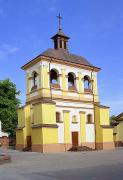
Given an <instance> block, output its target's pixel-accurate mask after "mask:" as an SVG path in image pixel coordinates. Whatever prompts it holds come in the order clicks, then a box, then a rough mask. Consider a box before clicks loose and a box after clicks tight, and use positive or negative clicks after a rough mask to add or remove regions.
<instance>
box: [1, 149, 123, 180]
mask: <svg viewBox="0 0 123 180" xmlns="http://www.w3.org/2000/svg"><path fill="white" fill-rule="evenodd" d="M3 151H4V152H5V150H1V149H0V152H3ZM6 153H7V154H10V155H11V156H12V162H11V163H8V164H4V165H0V180H56V179H61V180H62V179H63V180H115V179H116V180H122V179H123V148H118V149H116V150H110V151H94V152H67V153H57V154H41V153H34V152H19V151H12V150H9V151H8V150H6Z"/></svg>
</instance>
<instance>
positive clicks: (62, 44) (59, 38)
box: [51, 14, 70, 50]
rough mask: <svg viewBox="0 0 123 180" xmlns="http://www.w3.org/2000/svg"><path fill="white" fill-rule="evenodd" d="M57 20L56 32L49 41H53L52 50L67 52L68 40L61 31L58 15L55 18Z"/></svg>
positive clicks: (60, 18)
mask: <svg viewBox="0 0 123 180" xmlns="http://www.w3.org/2000/svg"><path fill="white" fill-rule="evenodd" d="M57 18H58V22H59V28H58V32H57V33H56V34H55V35H54V36H53V37H51V39H53V42H54V49H64V50H68V40H69V39H70V38H69V37H68V36H66V35H65V34H64V32H63V31H62V28H61V20H62V17H61V16H60V14H59V15H58V16H57Z"/></svg>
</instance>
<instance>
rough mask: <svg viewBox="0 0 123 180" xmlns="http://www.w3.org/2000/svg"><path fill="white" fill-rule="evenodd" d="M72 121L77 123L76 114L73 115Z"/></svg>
mask: <svg viewBox="0 0 123 180" xmlns="http://www.w3.org/2000/svg"><path fill="white" fill-rule="evenodd" d="M72 123H77V117H76V115H74V116H72Z"/></svg>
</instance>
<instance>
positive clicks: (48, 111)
mask: <svg viewBox="0 0 123 180" xmlns="http://www.w3.org/2000/svg"><path fill="white" fill-rule="evenodd" d="M33 111H34V112H33V114H34V124H41V123H43V124H56V108H55V105H54V104H41V103H40V104H36V105H34V110H33Z"/></svg>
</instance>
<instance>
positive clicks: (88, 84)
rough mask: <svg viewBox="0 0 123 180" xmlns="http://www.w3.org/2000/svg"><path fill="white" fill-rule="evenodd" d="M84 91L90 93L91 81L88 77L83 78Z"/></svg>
mask: <svg viewBox="0 0 123 180" xmlns="http://www.w3.org/2000/svg"><path fill="white" fill-rule="evenodd" d="M84 91H85V92H91V80H90V77H89V76H84Z"/></svg>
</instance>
